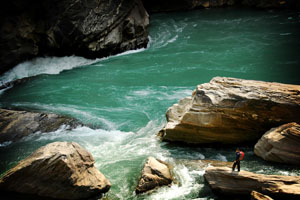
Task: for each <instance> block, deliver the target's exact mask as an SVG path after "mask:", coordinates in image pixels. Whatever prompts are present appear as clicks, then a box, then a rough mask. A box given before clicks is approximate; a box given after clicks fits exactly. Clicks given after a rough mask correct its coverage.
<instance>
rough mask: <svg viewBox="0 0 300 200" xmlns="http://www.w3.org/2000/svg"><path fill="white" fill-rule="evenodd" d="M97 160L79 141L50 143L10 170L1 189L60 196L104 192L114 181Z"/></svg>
mask: <svg viewBox="0 0 300 200" xmlns="http://www.w3.org/2000/svg"><path fill="white" fill-rule="evenodd" d="M94 162H95V161H94V159H93V156H92V155H91V154H90V153H89V152H87V151H86V150H85V149H83V148H82V147H81V146H79V145H78V144H77V143H75V142H70V143H67V142H54V143H50V144H48V145H46V146H43V147H41V148H39V149H38V150H37V151H35V152H34V153H33V154H32V155H31V156H29V157H27V158H26V159H24V160H22V161H21V162H20V163H19V164H18V165H16V166H15V167H14V168H12V169H10V170H9V171H7V172H6V173H5V174H4V176H2V177H1V179H0V190H1V191H4V192H11V193H21V194H31V195H37V196H41V197H50V198H56V199H85V198H89V197H93V196H98V195H102V194H103V193H105V192H107V191H108V190H109V188H110V182H109V181H108V180H107V179H106V178H105V177H104V175H103V174H101V172H99V170H98V169H96V168H95V166H94Z"/></svg>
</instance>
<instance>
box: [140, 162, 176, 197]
mask: <svg viewBox="0 0 300 200" xmlns="http://www.w3.org/2000/svg"><path fill="white" fill-rule="evenodd" d="M172 181H173V179H172V176H171V172H170V169H169V167H168V165H167V164H166V163H164V162H162V161H160V160H157V159H155V158H153V157H148V159H147V161H146V163H145V165H144V168H143V171H142V176H141V178H140V180H139V182H138V185H137V186H136V189H135V192H136V193H137V194H139V193H143V192H147V191H149V190H153V189H154V188H156V187H159V186H163V185H169V184H170V183H171V182H172Z"/></svg>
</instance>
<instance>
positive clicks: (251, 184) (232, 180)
mask: <svg viewBox="0 0 300 200" xmlns="http://www.w3.org/2000/svg"><path fill="white" fill-rule="evenodd" d="M204 178H205V180H206V181H207V182H208V184H209V186H210V187H211V189H212V191H213V192H214V193H215V194H217V195H221V196H234V197H245V199H246V197H247V198H250V194H251V192H252V191H253V190H254V191H257V192H260V193H262V194H265V195H268V196H270V197H272V198H274V199H289V200H291V199H300V178H299V176H279V175H263V174H255V173H252V172H248V171H243V170H241V171H240V172H232V170H231V168H228V167H208V168H207V169H206V171H205V174H204Z"/></svg>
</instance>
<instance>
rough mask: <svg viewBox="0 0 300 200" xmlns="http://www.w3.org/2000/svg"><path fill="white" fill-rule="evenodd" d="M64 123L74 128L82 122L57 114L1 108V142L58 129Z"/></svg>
mask: <svg viewBox="0 0 300 200" xmlns="http://www.w3.org/2000/svg"><path fill="white" fill-rule="evenodd" d="M62 125H66V126H67V127H68V128H69V129H72V128H75V127H77V126H80V125H82V124H81V123H80V122H79V121H77V120H76V119H73V118H69V117H65V116H61V115H56V114H45V113H35V112H27V111H16V110H6V109H0V143H3V142H7V141H17V140H19V139H21V138H23V137H25V136H28V135H30V134H32V133H36V132H38V131H40V132H51V131H56V130H57V129H58V128H60V127H61V126H62Z"/></svg>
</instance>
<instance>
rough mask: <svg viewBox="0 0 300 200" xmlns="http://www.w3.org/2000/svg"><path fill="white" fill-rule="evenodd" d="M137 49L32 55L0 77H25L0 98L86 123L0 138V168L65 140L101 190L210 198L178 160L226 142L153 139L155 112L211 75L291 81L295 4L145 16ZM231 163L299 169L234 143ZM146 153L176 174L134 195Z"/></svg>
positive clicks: (227, 154)
mask: <svg viewBox="0 0 300 200" xmlns="http://www.w3.org/2000/svg"><path fill="white" fill-rule="evenodd" d="M150 22H151V24H150V27H149V31H150V43H149V45H148V47H147V48H146V49H140V50H135V51H129V52H125V53H122V54H119V55H116V56H111V57H108V58H103V59H96V60H89V59H85V58H82V57H77V56H69V57H61V58H58V57H45V58H36V59H34V60H31V61H27V62H24V63H21V64H19V65H17V66H16V67H15V68H14V69H12V70H11V71H9V72H7V73H5V74H4V75H2V76H1V77H0V81H2V82H7V81H12V80H15V79H19V78H24V77H31V79H29V80H28V81H26V82H25V83H23V84H21V85H18V86H15V87H13V88H10V89H7V90H5V91H1V93H0V106H1V107H3V108H12V109H25V110H35V111H43V112H51V113H58V114H64V115H68V116H72V117H75V118H77V119H79V120H80V121H82V122H83V123H85V124H87V126H84V127H78V128H75V129H74V130H67V129H66V127H61V128H60V129H59V130H58V131H55V132H51V133H35V134H33V135H32V136H28V137H26V138H24V139H22V140H21V141H19V142H16V143H9V142H7V143H3V144H0V156H1V159H0V174H3V173H4V172H5V171H6V170H8V169H9V168H11V167H13V166H14V165H15V164H16V163H17V162H18V161H20V160H21V159H23V158H25V157H26V156H28V155H30V154H31V153H32V152H33V151H35V150H36V149H37V148H38V147H40V146H42V145H45V144H47V143H50V142H53V141H75V142H78V143H79V144H80V145H82V146H83V147H84V148H86V149H87V150H88V151H89V152H91V153H92V155H93V156H94V158H95V161H96V163H95V165H96V167H97V168H98V169H99V170H100V171H101V172H102V173H103V174H104V175H105V176H106V177H107V178H108V179H109V180H110V182H111V183H112V187H111V189H110V191H109V192H108V194H107V195H106V197H105V199H215V198H216V197H215V196H214V195H213V194H212V193H211V192H210V190H209V189H208V188H207V186H205V183H204V180H203V174H204V169H201V168H199V167H195V166H192V165H187V164H185V163H186V161H187V160H199V159H214V160H222V161H232V160H233V159H234V150H235V149H234V148H235V147H232V148H221V147H220V148H203V147H201V146H193V147H190V146H178V145H173V144H168V143H165V142H161V141H160V140H159V139H158V138H157V136H156V134H157V132H158V131H159V130H160V129H161V128H162V127H163V126H164V124H165V122H166V119H165V112H166V110H167V109H168V107H170V106H171V105H173V104H174V103H176V102H178V101H179V100H180V99H181V98H183V97H185V96H189V95H191V94H192V92H193V90H194V89H195V87H196V85H198V84H201V83H205V82H209V81H210V80H211V79H212V78H213V77H215V76H226V77H236V78H244V79H253V80H264V81H276V82H282V83H291V84H300V31H299V27H300V12H296V11H277V10H241V9H229V8H222V9H210V10H197V11H191V12H182V13H178V12H177V13H168V14H155V15H151V19H150ZM241 148H242V149H243V150H244V151H245V159H244V161H243V162H242V163H241V168H242V169H244V170H249V171H253V172H257V173H265V174H283V175H300V168H297V167H291V166H286V165H274V164H270V163H267V162H265V161H263V160H261V159H259V158H257V157H256V156H255V155H254V154H253V148H251V147H247V148H246V147H245V148H243V147H241ZM148 156H154V157H156V158H159V159H161V160H164V161H167V162H169V163H171V164H172V166H173V173H174V176H175V178H176V182H175V183H173V184H172V185H171V186H170V187H162V188H160V189H158V190H156V191H154V192H152V193H149V194H144V195H139V196H136V195H135V192H134V190H135V186H136V184H137V181H138V179H139V176H140V173H141V169H142V167H143V164H144V162H145V160H146V158H147V157H148Z"/></svg>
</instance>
